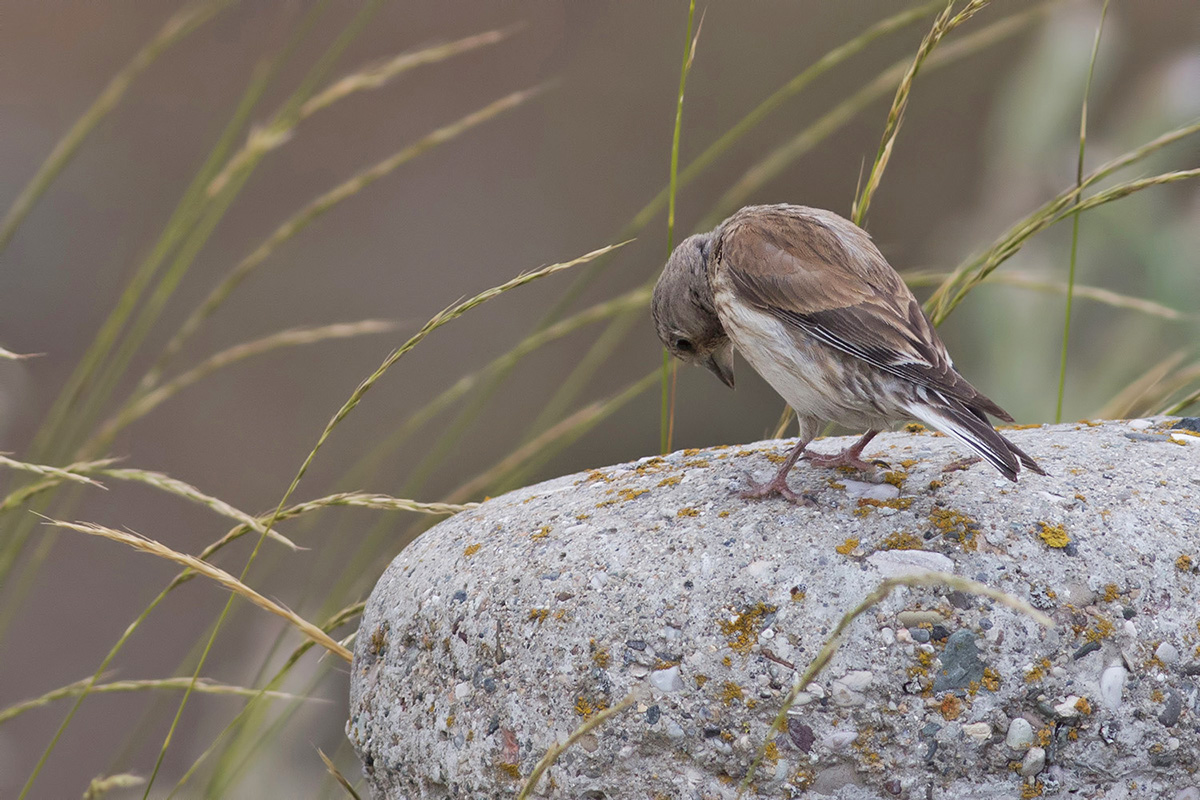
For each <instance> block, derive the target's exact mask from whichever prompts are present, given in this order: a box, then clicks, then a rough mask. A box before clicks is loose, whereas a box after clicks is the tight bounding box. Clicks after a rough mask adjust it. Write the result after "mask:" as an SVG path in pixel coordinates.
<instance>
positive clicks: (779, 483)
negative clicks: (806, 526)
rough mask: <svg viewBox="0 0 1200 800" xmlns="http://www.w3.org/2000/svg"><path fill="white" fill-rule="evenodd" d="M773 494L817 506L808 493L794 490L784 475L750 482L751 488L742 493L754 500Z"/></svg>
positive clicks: (743, 496)
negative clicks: (764, 481)
mask: <svg viewBox="0 0 1200 800" xmlns="http://www.w3.org/2000/svg"><path fill="white" fill-rule="evenodd" d="M772 495H781V496H782V497H784V498H785V499H787V500H788V501H789V502H792V503H796V504H797V505H802V506H815V505H816V502H815V501H814V500H813V499H812V498H811V497H808V496H807V495H803V494H798V493H797V492H793V491H792V489H791V487H790V486H788V484H787V478H785V477H784V476H783V475H776V476H775V477H774V478H772V479H771V480H769V481H767V482H766V483H754V482H753V481H751V482H750V488H749V489H747V490H745V491H744V492H742V493H741V498H742V499H743V500H754V499H758V498H763V497H771V496H772Z"/></svg>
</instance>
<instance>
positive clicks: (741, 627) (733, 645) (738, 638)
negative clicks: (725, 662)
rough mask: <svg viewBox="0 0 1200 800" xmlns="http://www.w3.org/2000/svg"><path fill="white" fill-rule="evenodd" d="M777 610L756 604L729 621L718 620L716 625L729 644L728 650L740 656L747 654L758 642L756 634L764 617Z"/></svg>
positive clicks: (763, 604)
mask: <svg viewBox="0 0 1200 800" xmlns="http://www.w3.org/2000/svg"><path fill="white" fill-rule="evenodd" d="M777 610H778V609H777V607H776V606H772V605H768V604H766V603H756V604H754V605H753V606H750V607H749V608H747V609H745V610H744V611H742V613H740V614H738V615H737V616H735V617H734V618H733V619H731V620H724V619H723V620H720V621H719V623H718V624H719V626H720V628H721V633H722V634H723V635H724V636H725V638H726V640H727V641H728V643H729V649H730V650H733V651H734V652H735V653H740V654H742V655H747V654H749V652H750V650H751V648H753V647H754V643H755V642H756V641H758V632H759V631H760V630H761V629H762V627H763V624H764V622H763V619H764V617H766V616H767V615H768V614H774V613H775V612H776V611H777ZM726 658H728V656H727V657H726Z"/></svg>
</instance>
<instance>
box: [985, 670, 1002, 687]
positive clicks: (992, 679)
mask: <svg viewBox="0 0 1200 800" xmlns="http://www.w3.org/2000/svg"><path fill="white" fill-rule="evenodd" d="M981 683H983V688H985V689H987V690H988V691H989V692H998V691H1000V673H999V672H997V671H996V670H994V669H992V668H991V667H985V668H984V670H983V680H982V681H981Z"/></svg>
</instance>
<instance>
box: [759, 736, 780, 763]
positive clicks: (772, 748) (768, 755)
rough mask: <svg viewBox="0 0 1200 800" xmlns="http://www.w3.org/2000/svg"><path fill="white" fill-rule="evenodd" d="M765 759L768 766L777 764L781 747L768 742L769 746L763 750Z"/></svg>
mask: <svg viewBox="0 0 1200 800" xmlns="http://www.w3.org/2000/svg"><path fill="white" fill-rule="evenodd" d="M763 758H764V759H765V760H766V762H767V763H768V764H775V763H777V762H778V761H779V747H778V746H777V745H776V744H775V742H773V741H771V742H767V746H766V747H764V748H763Z"/></svg>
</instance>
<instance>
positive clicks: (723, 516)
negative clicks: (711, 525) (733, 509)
mask: <svg viewBox="0 0 1200 800" xmlns="http://www.w3.org/2000/svg"><path fill="white" fill-rule="evenodd" d="M717 516H718V517H720V518H721V519H725V518H726V517H728V516H729V512H728V511H718V512H717Z"/></svg>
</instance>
